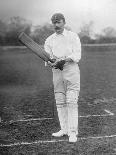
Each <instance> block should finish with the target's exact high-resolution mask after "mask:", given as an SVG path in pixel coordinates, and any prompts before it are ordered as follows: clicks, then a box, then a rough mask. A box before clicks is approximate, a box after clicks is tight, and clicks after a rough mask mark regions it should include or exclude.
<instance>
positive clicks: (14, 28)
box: [5, 17, 32, 45]
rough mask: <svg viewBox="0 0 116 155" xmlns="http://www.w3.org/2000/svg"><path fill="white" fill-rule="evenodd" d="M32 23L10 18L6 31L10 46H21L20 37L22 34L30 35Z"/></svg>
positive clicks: (18, 18) (19, 18)
mask: <svg viewBox="0 0 116 155" xmlns="http://www.w3.org/2000/svg"><path fill="white" fill-rule="evenodd" d="M31 25H32V24H31V22H29V21H27V20H26V19H24V18H21V17H12V18H10V20H9V22H8V24H7V30H6V39H5V40H6V42H7V44H9V45H19V44H20V43H19V39H18V36H19V34H20V33H21V32H25V33H27V34H30V30H31Z"/></svg>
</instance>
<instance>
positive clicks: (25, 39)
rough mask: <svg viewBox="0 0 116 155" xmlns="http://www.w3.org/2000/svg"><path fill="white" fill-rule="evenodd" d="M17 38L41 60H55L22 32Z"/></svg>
mask: <svg viewBox="0 0 116 155" xmlns="http://www.w3.org/2000/svg"><path fill="white" fill-rule="evenodd" d="M19 40H20V41H21V42H22V43H23V44H24V45H25V46H26V47H28V48H29V49H30V50H31V51H32V52H34V53H35V54H36V55H37V56H39V57H40V58H41V59H42V60H44V61H46V62H48V61H50V62H51V63H53V62H55V59H51V58H50V55H49V54H48V53H47V52H45V50H44V49H43V48H42V47H41V46H40V45H39V44H37V43H36V42H35V41H34V40H33V39H31V38H30V37H29V36H28V35H26V34H25V33H24V32H22V33H21V34H20V35H19Z"/></svg>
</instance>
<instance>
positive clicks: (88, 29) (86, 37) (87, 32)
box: [79, 21, 94, 43]
mask: <svg viewBox="0 0 116 155" xmlns="http://www.w3.org/2000/svg"><path fill="white" fill-rule="evenodd" d="M93 24H94V23H93V21H90V22H89V23H87V24H84V25H82V27H81V28H80V32H79V36H80V38H81V41H82V43H89V42H90V41H91V35H92V34H93Z"/></svg>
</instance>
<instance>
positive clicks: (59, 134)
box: [52, 130, 67, 137]
mask: <svg viewBox="0 0 116 155" xmlns="http://www.w3.org/2000/svg"><path fill="white" fill-rule="evenodd" d="M64 135H67V133H66V132H64V131H63V130H60V131H58V132H55V133H53V134H52V136H54V137H62V136H64Z"/></svg>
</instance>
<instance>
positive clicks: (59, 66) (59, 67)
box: [54, 60, 65, 70]
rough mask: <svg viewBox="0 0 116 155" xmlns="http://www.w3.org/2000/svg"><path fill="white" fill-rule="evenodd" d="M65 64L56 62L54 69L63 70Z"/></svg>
mask: <svg viewBox="0 0 116 155" xmlns="http://www.w3.org/2000/svg"><path fill="white" fill-rule="evenodd" d="M64 64H65V60H56V62H55V63H54V68H55V69H60V70H63V67H64Z"/></svg>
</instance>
